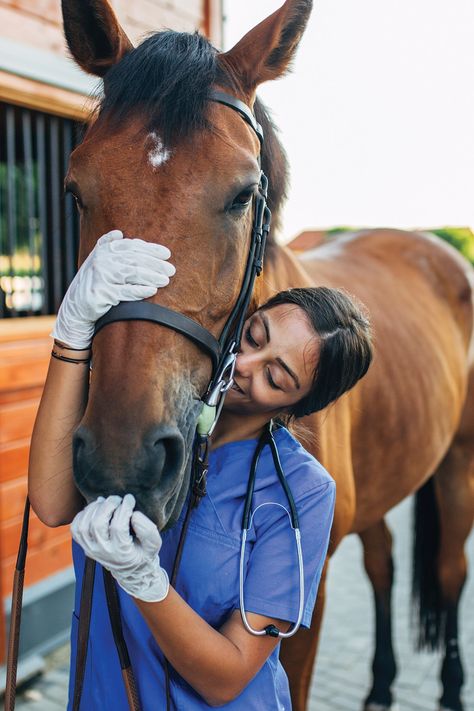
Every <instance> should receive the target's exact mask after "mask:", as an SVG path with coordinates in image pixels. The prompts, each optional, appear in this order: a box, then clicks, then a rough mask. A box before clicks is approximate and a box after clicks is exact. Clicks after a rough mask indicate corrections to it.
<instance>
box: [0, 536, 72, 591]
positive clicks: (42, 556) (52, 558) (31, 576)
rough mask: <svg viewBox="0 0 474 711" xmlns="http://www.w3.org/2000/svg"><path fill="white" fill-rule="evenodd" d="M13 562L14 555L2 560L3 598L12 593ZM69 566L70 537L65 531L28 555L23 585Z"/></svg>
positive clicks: (70, 559) (30, 583)
mask: <svg viewBox="0 0 474 711" xmlns="http://www.w3.org/2000/svg"><path fill="white" fill-rule="evenodd" d="M15 562H16V554H15V555H13V556H10V557H9V558H5V559H4V560H2V565H1V568H0V573H1V578H2V581H1V582H2V595H3V596H4V597H6V596H7V595H11V592H12V587H13V572H14V569H15ZM70 565H72V555H71V536H70V534H69V531H66V532H65V533H64V534H63V536H59V537H58V538H55V539H54V540H52V541H49V542H48V543H47V544H46V545H44V546H41V547H40V548H36V549H35V550H32V551H31V553H29V554H28V558H27V565H26V575H25V585H26V586H28V585H33V584H34V583H37V582H39V581H40V580H43V579H44V578H46V577H47V576H48V575H53V574H54V573H57V572H59V571H60V570H63V569H64V568H68V567H69V566H70Z"/></svg>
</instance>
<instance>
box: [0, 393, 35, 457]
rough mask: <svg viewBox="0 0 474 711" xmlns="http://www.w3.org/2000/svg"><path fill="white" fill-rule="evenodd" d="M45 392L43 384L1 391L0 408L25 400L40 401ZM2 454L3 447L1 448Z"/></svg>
mask: <svg viewBox="0 0 474 711" xmlns="http://www.w3.org/2000/svg"><path fill="white" fill-rule="evenodd" d="M42 392H43V382H42V383H41V385H39V386H37V387H32V388H21V390H11V391H8V390H0V408H1V406H2V405H9V404H11V403H13V402H24V401H25V400H38V401H39V399H40V397H41V394H42ZM0 453H1V446H0Z"/></svg>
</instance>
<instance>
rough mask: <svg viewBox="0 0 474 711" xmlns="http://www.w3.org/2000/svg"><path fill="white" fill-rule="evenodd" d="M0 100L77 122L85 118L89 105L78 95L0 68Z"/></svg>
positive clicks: (88, 115) (87, 116)
mask: <svg viewBox="0 0 474 711" xmlns="http://www.w3.org/2000/svg"><path fill="white" fill-rule="evenodd" d="M0 101H6V102H7V103H9V104H16V105H17V106H26V107H27V108H29V109H36V110H37V111H46V112H47V113H49V114H55V115H56V116H62V117H63V118H71V119H75V120H76V121H87V120H88V119H89V117H90V114H91V106H92V102H91V100H90V99H88V98H86V97H85V96H82V95H81V94H76V93H75V92H72V91H67V90H66V89H60V88H59V87H56V86H50V85H48V84H41V83H40V82H37V81H33V80H32V79H27V78H26V77H19V76H16V75H14V74H9V73H8V72H4V71H0Z"/></svg>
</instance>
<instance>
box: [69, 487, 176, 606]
mask: <svg viewBox="0 0 474 711" xmlns="http://www.w3.org/2000/svg"><path fill="white" fill-rule="evenodd" d="M134 508H135V497H134V496H132V494H127V495H126V496H125V497H124V498H123V499H122V498H121V497H120V496H109V497H108V498H107V499H104V498H103V497H102V496H100V497H99V498H98V499H97V500H96V501H93V502H92V503H91V504H89V505H88V506H86V508H85V509H83V510H82V511H81V512H80V513H78V514H77V515H76V517H75V518H74V520H73V522H72V524H71V533H72V537H73V538H74V540H75V541H76V542H77V543H79V545H80V546H81V548H83V550H84V552H85V554H86V556H88V557H89V558H93V559H94V560H96V561H97V562H98V563H100V564H101V565H103V566H104V568H107V570H109V571H110V572H111V573H112V575H113V576H114V578H115V580H116V581H117V582H118V584H119V585H120V587H122V588H123V589H124V590H125V592H127V593H129V595H132V596H133V597H136V598H138V599H139V600H144V601H145V602H161V600H164V598H165V597H166V596H167V594H168V590H169V580H168V575H167V573H166V570H164V569H163V568H162V567H161V566H160V559H159V556H158V554H159V552H160V549H161V536H160V533H159V531H158V529H157V527H156V526H155V524H154V523H153V521H150V519H149V518H147V517H146V516H145V514H142V513H141V512H140V511H134V510H133V509H134ZM130 527H131V528H132V531H133V532H134V534H135V538H134V537H133V536H132V534H131V532H130Z"/></svg>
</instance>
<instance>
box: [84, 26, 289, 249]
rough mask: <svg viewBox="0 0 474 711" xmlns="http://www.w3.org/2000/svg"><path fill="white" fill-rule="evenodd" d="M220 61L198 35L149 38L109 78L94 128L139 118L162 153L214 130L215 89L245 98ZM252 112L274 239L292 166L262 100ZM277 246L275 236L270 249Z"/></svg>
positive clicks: (169, 34) (170, 34) (168, 34)
mask: <svg viewBox="0 0 474 711" xmlns="http://www.w3.org/2000/svg"><path fill="white" fill-rule="evenodd" d="M219 57H222V55H220V54H219V52H218V51H217V50H216V49H215V48H214V47H213V46H212V44H211V43H210V42H209V41H208V40H207V39H206V38H205V37H203V36H202V35H200V34H199V33H197V32H196V33H194V34H190V33H186V32H174V31H172V30H165V31H161V32H155V33H153V34H151V35H149V36H148V37H147V38H146V39H145V40H144V41H143V42H142V43H141V44H140V45H138V47H136V48H135V49H134V50H133V51H131V52H129V53H128V54H127V55H126V56H124V57H123V59H122V60H121V61H120V62H118V64H116V65H115V66H114V67H112V68H111V69H110V70H109V72H108V73H107V75H106V77H105V80H104V87H105V92H104V95H103V97H102V98H101V100H100V103H99V105H98V107H97V110H96V114H95V117H94V119H95V120H94V125H95V128H99V127H101V128H103V127H105V126H106V127H107V128H108V129H110V130H111V131H113V130H114V129H117V128H119V127H120V126H123V124H124V123H125V122H126V121H127V120H129V119H130V118H133V117H136V116H137V115H139V116H140V118H141V120H142V121H143V123H144V126H143V128H144V131H145V132H147V133H149V134H155V135H159V137H160V141H161V142H162V145H163V150H171V149H172V148H173V146H174V145H176V144H177V143H178V142H179V141H180V140H183V139H184V138H186V137H187V136H189V135H190V134H193V133H195V132H199V131H206V130H210V129H211V128H212V125H211V123H210V121H209V119H208V109H209V92H210V90H211V88H212V87H213V86H219V87H221V88H223V89H226V90H228V91H229V92H230V93H234V94H235V95H237V96H238V95H240V94H241V86H240V83H239V78H238V75H237V73H236V71H234V70H233V69H232V68H231V67H230V66H228V65H227V64H226V63H225V62H222V61H219ZM237 71H238V70H237ZM254 111H255V115H256V117H257V120H258V122H259V123H260V124H261V125H262V127H263V130H264V134H265V140H264V143H263V147H262V155H261V160H262V169H263V170H264V172H265V174H266V175H267V177H268V179H269V196H268V204H269V207H270V209H271V211H272V224H273V229H272V232H273V234H274V233H275V232H276V231H277V230H278V228H279V226H280V211H281V207H282V204H283V202H284V200H285V198H286V195H287V187H288V161H287V158H286V155H285V152H284V149H283V147H282V145H281V143H280V141H279V139H278V136H277V132H276V127H275V125H274V123H273V121H272V119H271V117H270V115H269V112H268V110H267V109H266V107H265V106H264V104H263V103H262V102H261V101H260V100H259V99H258V98H257V99H256V101H255V105H254ZM274 243H275V241H274V238H273V237H272V236H271V237H270V238H269V246H270V248H271V247H272V245H273V244H274Z"/></svg>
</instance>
